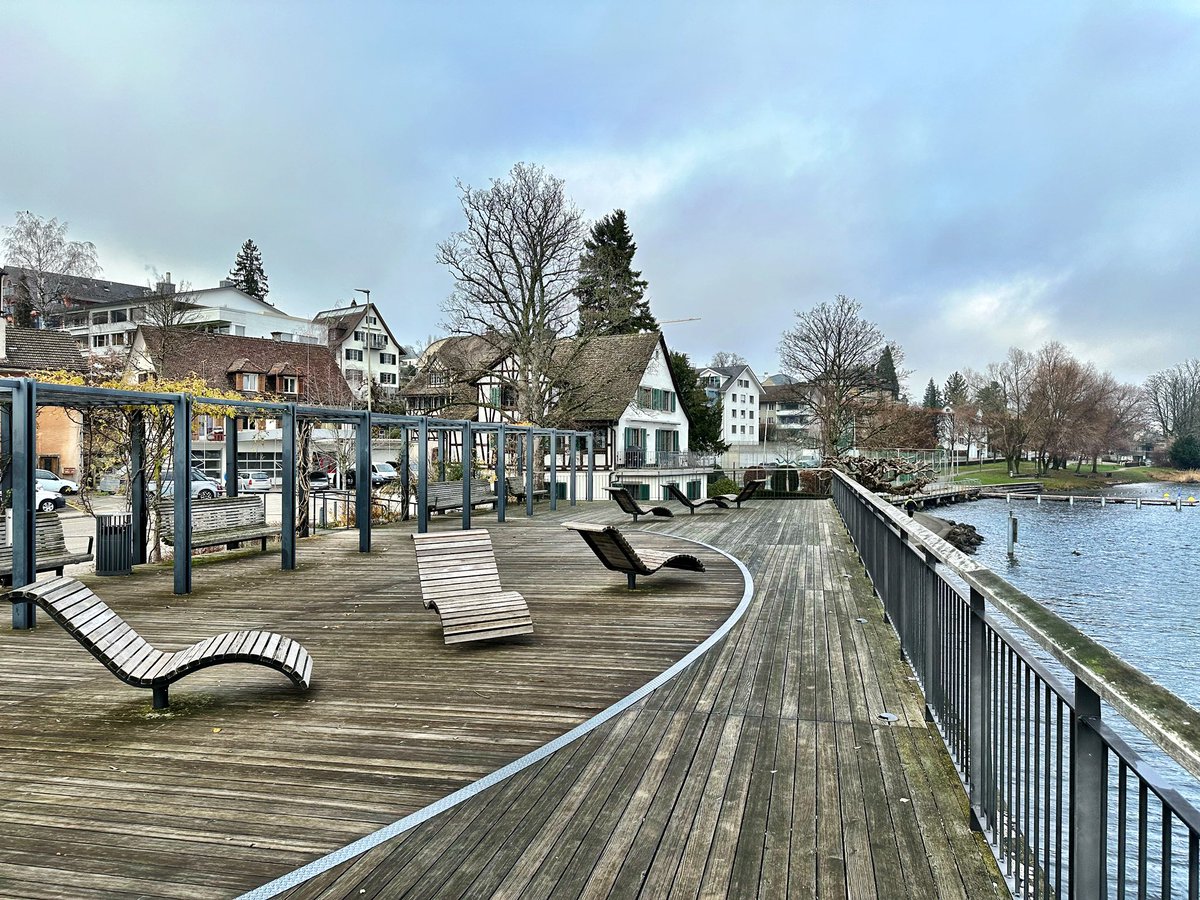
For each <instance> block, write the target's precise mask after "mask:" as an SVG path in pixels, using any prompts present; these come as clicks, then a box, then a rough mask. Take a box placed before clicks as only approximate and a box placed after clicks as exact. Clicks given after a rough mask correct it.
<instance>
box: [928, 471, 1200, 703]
mask: <svg viewBox="0 0 1200 900" xmlns="http://www.w3.org/2000/svg"><path fill="white" fill-rule="evenodd" d="M1177 492H1178V493H1179V494H1180V495H1181V496H1182V497H1183V499H1184V500H1186V499H1187V498H1188V497H1189V496H1196V497H1197V498H1198V499H1200V485H1175V484H1138V485H1126V486H1123V487H1112V488H1110V489H1109V490H1107V491H1105V492H1104V493H1105V494H1106V495H1108V496H1118V495H1119V496H1129V497H1137V496H1141V497H1162V496H1163V494H1164V493H1167V494H1169V495H1170V496H1171V497H1172V498H1174V497H1175V496H1176V493H1177ZM1010 511H1011V512H1012V513H1013V514H1014V515H1015V516H1016V517H1017V520H1018V522H1019V543H1018V544H1017V547H1016V560H1015V562H1010V561H1009V559H1008V557H1007V544H1006V538H1005V534H1006V532H1005V529H1006V527H1007V522H1008V514H1009V512H1010ZM933 512H935V513H936V514H940V515H942V516H943V517H944V518H949V519H953V520H954V521H958V522H968V523H970V524H971V525H974V526H975V527H976V529H978V531H979V532H980V534H982V535H983V536H984V542H983V545H982V546H981V547H980V548H979V552H978V553H977V554H976V558H977V559H978V560H979V561H980V562H982V563H983V564H984V565H987V566H988V567H990V568H991V569H992V570H993V571H995V572H997V573H998V574H1000V575H1001V576H1003V577H1004V578H1006V579H1008V580H1009V581H1011V582H1012V583H1013V584H1014V585H1016V586H1017V587H1019V588H1020V589H1021V590H1023V591H1024V592H1025V593H1027V594H1029V595H1030V596H1031V597H1034V598H1036V599H1037V600H1040V601H1042V602H1043V603H1045V604H1046V605H1047V606H1048V607H1049V608H1050V609H1052V610H1054V611H1055V612H1056V613H1058V614H1059V615H1061V616H1062V617H1063V618H1064V619H1066V620H1067V621H1069V622H1070V623H1071V624H1073V625H1074V626H1075V627H1077V628H1079V629H1080V630H1081V631H1083V632H1085V633H1086V634H1088V635H1089V636H1091V637H1093V638H1095V639H1096V640H1097V641H1099V642H1100V643H1102V644H1104V645H1105V646H1106V647H1108V648H1109V649H1110V650H1112V651H1113V652H1114V653H1116V654H1117V655H1118V656H1121V657H1122V658H1123V659H1125V660H1127V661H1128V662H1130V663H1132V664H1133V665H1135V666H1137V667H1138V668H1139V669H1141V670H1142V671H1143V672H1145V673H1146V674H1147V675H1149V676H1150V677H1152V678H1154V679H1155V680H1156V681H1158V682H1159V683H1160V684H1162V685H1164V686H1165V687H1168V688H1170V689H1171V690H1172V691H1174V692H1175V693H1177V694H1179V695H1180V696H1181V697H1183V698H1184V699H1185V700H1187V702H1188V703H1190V704H1192V705H1193V706H1196V707H1200V666H1198V665H1197V662H1198V660H1200V605H1198V604H1197V599H1198V598H1200V551H1198V548H1200V506H1196V507H1187V506H1184V508H1183V509H1181V510H1178V511H1177V510H1176V509H1175V508H1174V507H1159V506H1144V507H1142V508H1141V509H1137V508H1136V507H1134V506H1127V505H1119V506H1114V505H1107V506H1104V507H1100V506H1098V505H1096V504H1095V502H1094V501H1089V502H1087V503H1079V502H1078V501H1077V502H1076V503H1075V504H1074V505H1068V504H1067V503H1059V502H1053V503H1051V502H1044V503H1042V504H1040V505H1039V504H1037V503H1034V502H1033V501H1030V500H1014V501H1013V502H1012V504H1011V506H1010V505H1009V504H1007V503H1006V502H1005V501H1004V500H980V501H978V502H975V503H962V504H958V505H957V506H951V507H945V508H943V509H941V510H934V511H933Z"/></svg>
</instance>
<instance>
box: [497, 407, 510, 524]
mask: <svg viewBox="0 0 1200 900" xmlns="http://www.w3.org/2000/svg"><path fill="white" fill-rule="evenodd" d="M507 454H508V436H507V434H506V433H505V428H504V423H503V422H501V423H500V430H499V431H498V432H497V435H496V521H497V522H503V521H504V513H505V509H506V507H507V506H508V477H507V476H506V475H505V473H504V463H505V459H504V457H505V456H506V455H507Z"/></svg>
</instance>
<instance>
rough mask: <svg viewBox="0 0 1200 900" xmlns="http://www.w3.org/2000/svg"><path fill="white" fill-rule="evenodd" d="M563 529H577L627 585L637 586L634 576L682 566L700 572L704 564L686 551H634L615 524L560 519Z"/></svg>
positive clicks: (606, 566)
mask: <svg viewBox="0 0 1200 900" xmlns="http://www.w3.org/2000/svg"><path fill="white" fill-rule="evenodd" d="M563 528H570V529H571V530H572V531H577V532H579V536H580V537H582V538H583V540H584V542H585V543H586V544H587V545H588V546H589V547H591V548H592V552H593V553H595V554H596V556H597V557H598V558H599V559H600V562H602V563H604V567H605V568H606V569H611V570H612V571H613V572H624V573H625V575H626V576H627V577H628V578H629V587H630V588H634V587H637V576H639V575H653V574H654V573H655V572H657V571H658V570H659V569H684V570H685V571H688V572H703V571H704V563H702V562H700V560H698V559H696V557H694V556H692V554H690V553H672V552H670V551H669V550H650V549H646V548H642V549H640V550H636V549H634V548H633V546H632V545H631V544H630V543H629V541H628V540H626V538H625V535H623V534H621V529H619V528H617V526H616V525H592V524H591V523H589V522H563Z"/></svg>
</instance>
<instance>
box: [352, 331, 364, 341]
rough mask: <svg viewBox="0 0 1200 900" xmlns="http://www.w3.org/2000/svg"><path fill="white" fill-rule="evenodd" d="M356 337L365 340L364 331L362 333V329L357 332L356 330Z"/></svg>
mask: <svg viewBox="0 0 1200 900" xmlns="http://www.w3.org/2000/svg"><path fill="white" fill-rule="evenodd" d="M354 339H355V340H356V341H361V340H363V339H364V336H363V333H362V332H361V331H356V332H354Z"/></svg>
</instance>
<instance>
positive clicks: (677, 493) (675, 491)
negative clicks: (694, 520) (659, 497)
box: [667, 484, 729, 515]
mask: <svg viewBox="0 0 1200 900" xmlns="http://www.w3.org/2000/svg"><path fill="white" fill-rule="evenodd" d="M667 493H668V494H670V495H671V497H672V498H673V499H675V500H678V501H679V502H680V503H682V504H683V505H684V506H686V507H687V508H688V509H690V510H691V511H692V515H695V514H696V510H698V509H699V508H700V507H702V506H719V507H720V508H721V509H729V504H728V503H727V502H726V501H725V500H724V499H722V498H721V497H705V498H704V499H703V500H693V499H692V498H691V497H689V496H688V495H687V494H685V493H684V492H683V491H681V490H680V489H679V488H677V487H676V486H675V485H673V484H668V485H667Z"/></svg>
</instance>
